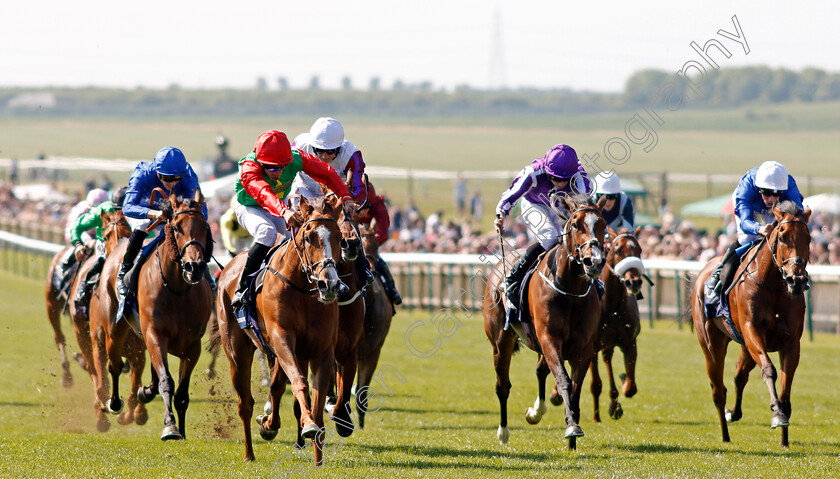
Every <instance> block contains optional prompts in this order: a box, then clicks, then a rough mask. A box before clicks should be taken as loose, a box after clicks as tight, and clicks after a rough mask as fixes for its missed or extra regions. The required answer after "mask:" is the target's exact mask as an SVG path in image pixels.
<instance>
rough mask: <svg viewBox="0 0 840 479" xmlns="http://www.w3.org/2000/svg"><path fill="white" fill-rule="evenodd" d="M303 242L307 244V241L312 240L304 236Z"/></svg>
mask: <svg viewBox="0 0 840 479" xmlns="http://www.w3.org/2000/svg"><path fill="white" fill-rule="evenodd" d="M303 242H304V243H306V244H309V243H311V242H312V240H311V239H309V236H305V237H304V238H303Z"/></svg>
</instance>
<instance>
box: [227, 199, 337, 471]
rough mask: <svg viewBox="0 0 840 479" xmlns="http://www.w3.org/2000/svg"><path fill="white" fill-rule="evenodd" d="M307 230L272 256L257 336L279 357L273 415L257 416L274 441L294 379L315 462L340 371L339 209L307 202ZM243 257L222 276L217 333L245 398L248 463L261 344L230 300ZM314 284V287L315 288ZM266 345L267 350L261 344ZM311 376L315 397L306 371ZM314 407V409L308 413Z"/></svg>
mask: <svg viewBox="0 0 840 479" xmlns="http://www.w3.org/2000/svg"><path fill="white" fill-rule="evenodd" d="M300 211H301V214H302V217H303V220H304V221H303V224H302V225H301V227H300V228H299V229H298V230H297V232H296V233H295V234H294V235H293V239H292V240H291V241H289V242H287V243H286V244H284V245H283V246H281V247H280V249H279V250H278V251H277V253H276V254H275V255H274V256H273V257H272V258H271V260H270V263H269V266H270V267H271V270H269V272H270V273H271V274H266V275H265V281H264V284H263V287H262V289H261V291H260V292H259V293H258V294H256V298H255V306H256V312H257V318H256V320H257V324H258V326H259V330H260V331H261V332H262V334H263V337H264V338H265V341H266V343H267V345H268V350H267V351H266V352H267V353H268V356H269V357H273V359H274V363H273V365H272V377H271V385H270V387H269V389H270V391H271V413H270V414H268V415H267V416H266V417H261V418H259V429H260V436H262V438H263V439H265V440H271V439H273V438H274V437H276V436H277V431H278V429H279V428H280V416H279V415H278V406H279V402H280V396H281V395H282V394H283V391H284V390H285V389H286V378H289V379H290V380H291V384H292V392H293V394H294V397H295V400H296V405H295V411H296V413H297V412H298V411H299V412H300V420H299V423H300V425H299V427H301V428H302V431H301V432H300V436H301V437H303V438H306V439H312V440H313V443H314V446H315V447H314V453H315V462H316V464H321V463H322V457H323V450H322V448H323V443H324V433H325V429H324V417H323V413H324V405H325V403H326V393H327V389H328V387H329V383H330V380H331V378H332V376H333V374H334V372H335V356H334V350H335V345H336V341H337V339H338V328H339V317H338V309H339V306H338V302H337V301H336V299H337V298H338V291H339V285H340V283H341V281H340V279H339V277H338V272H337V264H338V260H340V259H341V258H340V253H339V248H340V247H339V239H340V236H341V235H340V232H339V225H338V217H339V213H340V210H339V209H336V208H333V206H332V205H331V204H329V203H327V202H326V200H324V199H323V198H315V199H312V200H309V201H307V200H302V201H301V203H300ZM244 262H245V255H239V256H237V257H236V258H234V259H233V260H232V261H231V262H230V263H228V265H227V266H226V267H225V269H224V271H223V272H222V275H221V277H220V278H219V292H218V297H217V299H216V313H217V316H218V318H219V334H220V339H221V342H222V344H223V346H224V348H225V354H226V355H227V357H228V360H229V361H230V375H231V380H232V382H233V387H234V389H235V390H236V393H237V395H238V396H239V405H238V409H239V417H240V418H241V419H242V426H243V429H244V433H245V460H246V461H253V460H254V448H253V443H252V441H251V416H252V414H253V410H254V398H253V396H252V395H251V363H252V361H253V357H254V351H255V350H256V349H257V346H256V344H259V342H258V341H257V338H256V337H255V336H254V331H253V330H251V329H247V330H243V329H241V328H240V327H239V325H238V323H237V321H236V318H235V316H234V312H233V308H232V307H231V304H230V301H231V298H232V297H233V294H234V292H235V290H236V287H237V284H238V282H239V276H240V274H241V273H242V267H243V266H244ZM313 286H314V288H313ZM260 347H261V346H260ZM309 369H311V371H312V376H313V384H312V400H311V402H310V398H309V383H308V381H307V379H306V374H307V370H309ZM310 404H311V407H310Z"/></svg>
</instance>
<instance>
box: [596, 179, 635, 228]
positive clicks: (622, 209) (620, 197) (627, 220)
mask: <svg viewBox="0 0 840 479" xmlns="http://www.w3.org/2000/svg"><path fill="white" fill-rule="evenodd" d="M602 196H604V197H606V198H607V201H606V203H605V204H604V209H603V210H601V213H603V215H604V220H605V221H606V222H607V226H608V227H610V228H612V229H614V230H616V231H619V230H621V229H622V228H626V229H627V231H630V232H632V231H633V229H634V228H635V224H636V213H635V212H634V211H633V200H631V199H630V197H629V196H627V194H626V193H624V192H623V191H621V180H619V179H618V174H616V173H613V174H612V175H607V174H606V173H604V172H603V171H602V172H601V173H598V176H596V177H595V201H596V202H597V201H598V200H600V199H601V197H602Z"/></svg>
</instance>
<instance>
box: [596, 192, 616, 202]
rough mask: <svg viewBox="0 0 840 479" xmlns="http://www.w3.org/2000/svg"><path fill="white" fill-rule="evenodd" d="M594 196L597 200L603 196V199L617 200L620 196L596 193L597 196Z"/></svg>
mask: <svg viewBox="0 0 840 479" xmlns="http://www.w3.org/2000/svg"><path fill="white" fill-rule="evenodd" d="M595 196H596V197H597V198H598V199H601V197H602V196H603V197H606V198H607V199H608V200H617V199H618V198H619V197H620V196H621V195H620V194H618V193H610V194H608V195H605V194H603V193H598V194H597V195H595Z"/></svg>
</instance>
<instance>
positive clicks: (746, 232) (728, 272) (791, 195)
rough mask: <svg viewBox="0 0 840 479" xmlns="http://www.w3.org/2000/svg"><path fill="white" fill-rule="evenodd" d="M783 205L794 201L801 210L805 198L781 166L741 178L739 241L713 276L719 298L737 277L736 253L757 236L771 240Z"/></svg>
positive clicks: (769, 165)
mask: <svg viewBox="0 0 840 479" xmlns="http://www.w3.org/2000/svg"><path fill="white" fill-rule="evenodd" d="M781 201H792V202H793V203H795V204H796V206H798V207H800V208H802V194H801V193H800V192H799V188H797V187H796V180H794V179H793V176H791V175H789V174H788V171H787V169H786V168H785V167H784V166H783V165H782V164H781V163H778V162H775V161H765V162H764V163H762V164H761V166H758V167H755V168H753V169H751V170H750V171H748V172H747V174H745V175H744V177H743V178H741V181H740V182H739V183H738V187H737V188H735V192H733V193H732V204H733V205H734V207H735V226H736V227H737V229H738V239H737V240H736V241H735V242H733V243H732V244H731V245H730V246H729V248H728V249H727V250H726V254H724V256H723V259H721V261H720V267H718V268H716V269H715V271H714V272H713V273H712V278H713V280H714V282H715V283H714V286H713V287H712V291H713V292H714V294H715V295H720V294H721V293H722V291H721V286H722V285H724V284H726V285H728V284H729V283H731V282H732V279H733V277H734V276H735V271H736V270H737V269H738V261H737V258H738V255H737V254H735V253H736V250H737V249H738V248H739V247H740V246H742V245H747V244H749V243H751V242H752V241H754V240H755V239H756V238H758V236H764V237H767V236H769V235H770V232H771V231H773V225H772V223H773V221H774V220H775V217H774V215H773V211H772V210H773V206H775V205H776V203H778V202H781Z"/></svg>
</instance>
